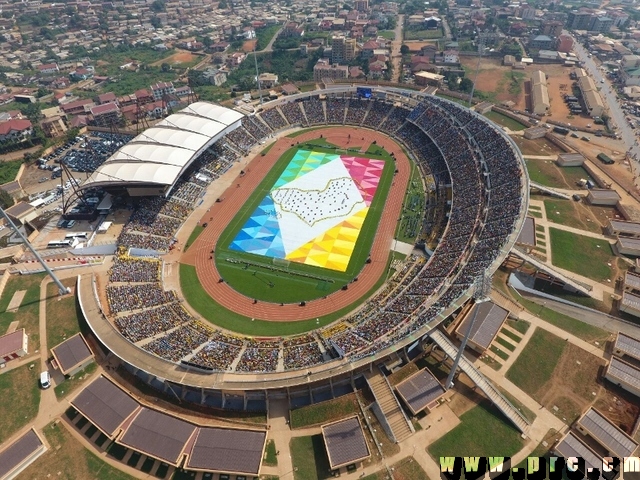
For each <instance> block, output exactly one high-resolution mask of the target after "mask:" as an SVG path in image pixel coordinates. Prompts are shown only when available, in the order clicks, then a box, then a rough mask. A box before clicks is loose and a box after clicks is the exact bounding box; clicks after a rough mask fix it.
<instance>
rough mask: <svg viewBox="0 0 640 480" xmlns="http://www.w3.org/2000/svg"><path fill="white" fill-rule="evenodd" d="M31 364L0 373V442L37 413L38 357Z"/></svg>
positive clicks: (38, 398)
mask: <svg viewBox="0 0 640 480" xmlns="http://www.w3.org/2000/svg"><path fill="white" fill-rule="evenodd" d="M36 348H37V347H36ZM31 364H32V365H34V367H33V369H31V370H29V365H30V364H27V365H23V366H21V367H18V368H15V369H13V370H9V371H8V372H6V373H2V374H1V375H0V398H2V411H3V412H4V413H3V414H2V416H0V443H2V442H4V441H5V440H6V439H7V438H9V437H10V436H11V435H13V434H14V433H15V432H17V431H18V430H20V429H21V428H22V427H24V426H25V425H26V424H28V423H29V422H30V421H31V420H33V419H34V418H35V417H36V415H37V414H38V407H39V405H40V387H39V386H38V377H39V375H40V371H39V370H38V368H39V367H38V365H39V364H40V359H37V360H34V361H33V362H32V363H31ZM25 478H27V477H25Z"/></svg>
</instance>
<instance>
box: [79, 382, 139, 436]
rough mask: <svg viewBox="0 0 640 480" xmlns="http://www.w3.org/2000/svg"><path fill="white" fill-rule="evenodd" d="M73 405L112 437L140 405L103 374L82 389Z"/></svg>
mask: <svg viewBox="0 0 640 480" xmlns="http://www.w3.org/2000/svg"><path fill="white" fill-rule="evenodd" d="M71 405H73V406H74V408H75V409H76V410H78V411H79V412H80V413H81V414H82V415H84V416H85V417H87V419H88V420H89V421H90V422H91V423H93V424H94V425H95V426H96V427H98V428H99V429H100V430H102V431H103V432H104V433H105V435H107V436H109V437H111V438H113V436H114V434H115V433H116V431H117V429H118V428H119V427H120V426H121V425H122V423H123V422H124V421H125V420H126V419H127V418H129V417H130V416H131V414H132V413H133V412H135V411H136V410H137V409H138V407H139V406H140V405H139V404H138V402H136V401H135V400H134V399H133V398H131V397H130V396H129V394H128V393H126V392H125V391H124V390H122V389H121V388H120V387H118V386H116V385H115V384H114V383H113V382H111V381H110V380H108V379H107V378H105V377H102V376H101V377H98V378H96V379H95V380H94V381H93V382H91V383H90V384H89V385H88V386H87V387H86V388H85V389H84V390H82V391H81V392H80V393H79V394H78V395H77V396H76V398H74V399H73V400H72V401H71Z"/></svg>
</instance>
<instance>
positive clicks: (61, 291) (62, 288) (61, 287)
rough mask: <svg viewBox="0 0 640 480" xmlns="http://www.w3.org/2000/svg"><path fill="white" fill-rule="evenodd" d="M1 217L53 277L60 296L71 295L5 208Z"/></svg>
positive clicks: (1, 211) (2, 209) (1, 210)
mask: <svg viewBox="0 0 640 480" xmlns="http://www.w3.org/2000/svg"><path fill="white" fill-rule="evenodd" d="M0 215H2V217H3V218H4V219H5V220H6V221H7V223H8V224H9V227H10V228H11V230H13V231H14V232H16V233H17V234H18V236H19V237H20V240H22V243H23V244H24V245H25V247H27V248H28V249H29V250H30V251H31V253H33V256H34V257H36V259H37V260H38V262H40V265H42V268H44V270H45V271H46V272H47V274H48V275H49V276H50V277H51V279H52V280H53V281H54V282H55V284H56V285H57V286H58V292H59V294H60V295H66V294H67V293H69V292H70V291H71V290H70V289H69V288H67V287H65V286H64V285H63V284H62V282H61V281H60V279H58V277H56V275H55V273H53V271H52V270H51V269H50V268H49V267H48V266H47V264H46V263H45V261H44V260H43V259H42V257H41V256H40V254H39V253H38V252H36V250H35V249H34V248H33V247H32V246H31V243H30V242H29V240H27V238H26V237H25V236H24V235H23V234H22V232H21V231H20V230H18V227H16V224H15V223H13V220H11V219H10V218H9V215H7V213H6V212H5V211H4V208H0Z"/></svg>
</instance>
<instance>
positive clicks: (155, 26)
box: [151, 16, 162, 28]
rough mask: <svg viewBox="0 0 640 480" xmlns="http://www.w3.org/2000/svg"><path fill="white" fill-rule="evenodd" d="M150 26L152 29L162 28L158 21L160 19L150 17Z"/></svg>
mask: <svg viewBox="0 0 640 480" xmlns="http://www.w3.org/2000/svg"><path fill="white" fill-rule="evenodd" d="M151 25H152V26H153V28H160V27H161V26H162V22H161V21H160V18H158V17H156V16H153V17H151Z"/></svg>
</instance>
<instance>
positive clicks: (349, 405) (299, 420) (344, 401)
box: [290, 393, 360, 428]
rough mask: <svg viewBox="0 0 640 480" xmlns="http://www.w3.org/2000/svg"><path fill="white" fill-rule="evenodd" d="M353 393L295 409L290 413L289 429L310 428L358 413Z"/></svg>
mask: <svg viewBox="0 0 640 480" xmlns="http://www.w3.org/2000/svg"><path fill="white" fill-rule="evenodd" d="M359 411H360V408H359V407H358V401H357V399H356V397H355V393H352V394H349V395H344V396H342V397H338V398H334V399H333V400H327V401H326V402H321V403H316V404H314V405H308V406H306V407H302V408H296V409H294V410H291V412H290V422H291V428H303V427H310V426H312V425H319V424H321V423H328V422H331V421H334V420H339V419H341V418H345V417H348V416H351V415H353V414H355V413H358V412H359Z"/></svg>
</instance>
